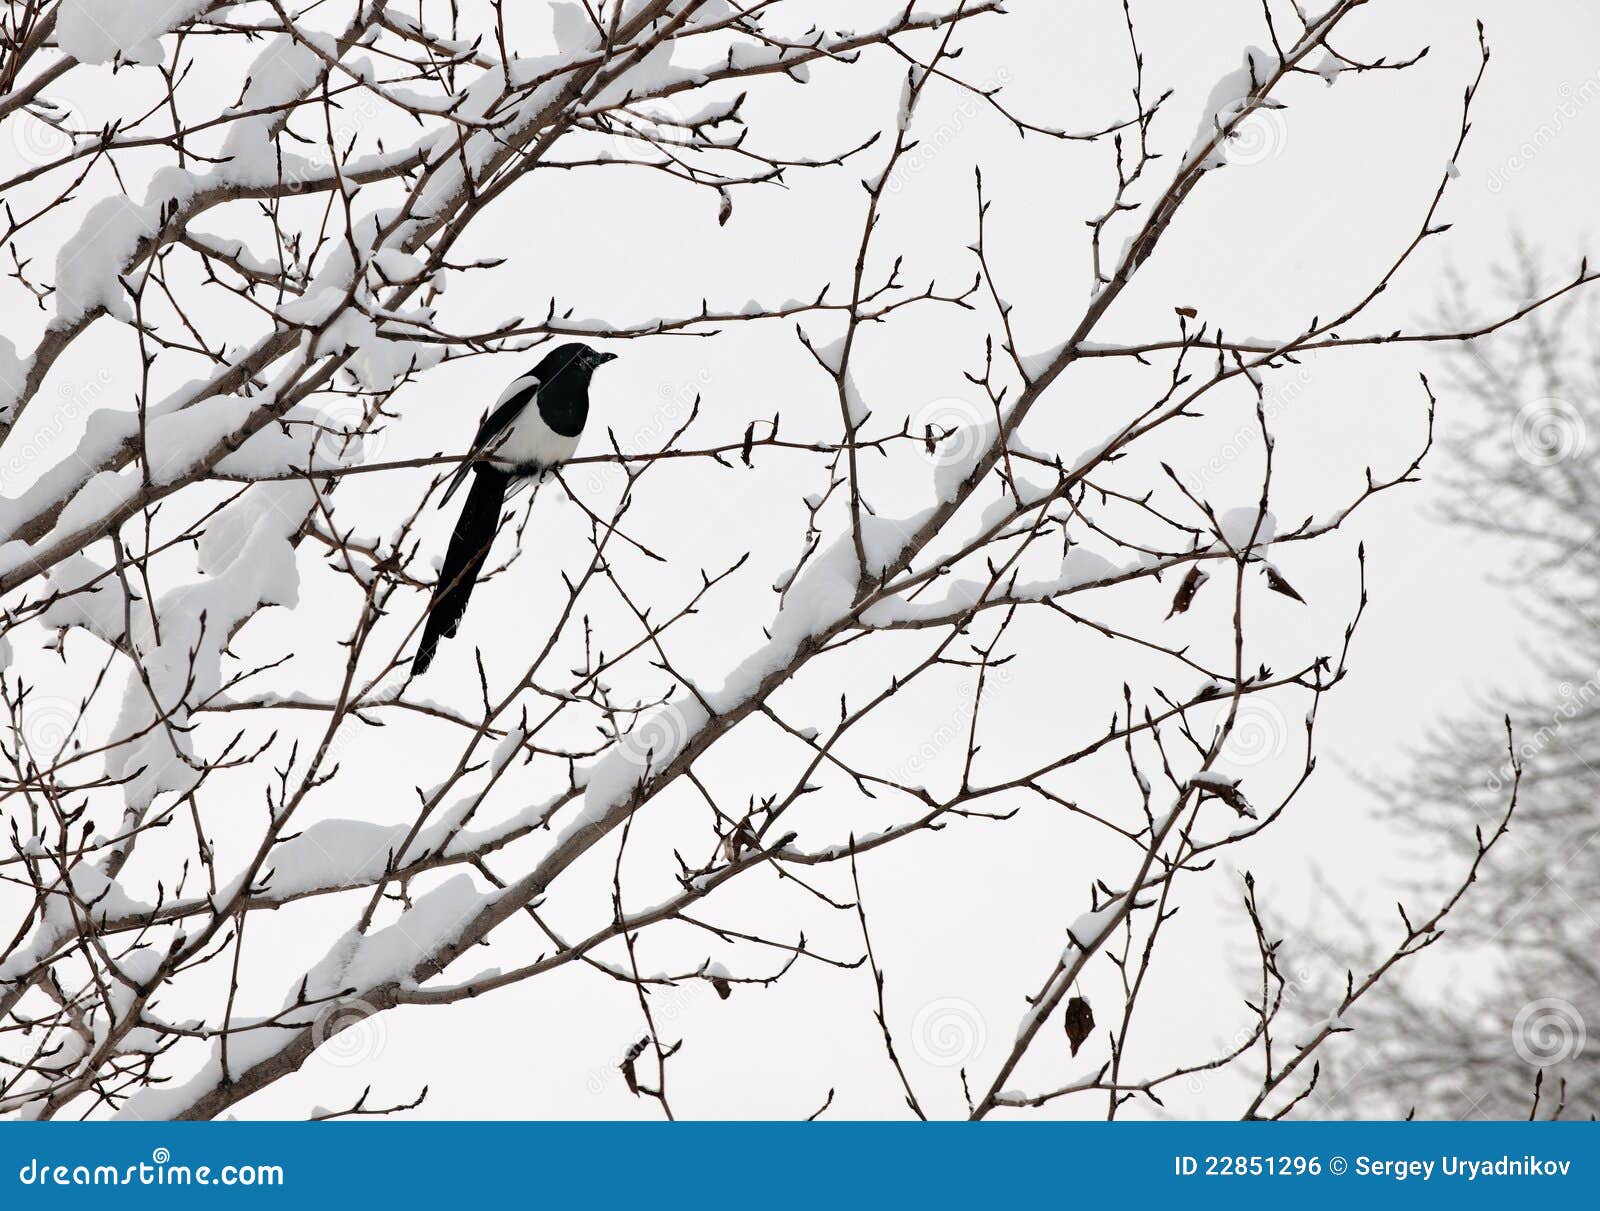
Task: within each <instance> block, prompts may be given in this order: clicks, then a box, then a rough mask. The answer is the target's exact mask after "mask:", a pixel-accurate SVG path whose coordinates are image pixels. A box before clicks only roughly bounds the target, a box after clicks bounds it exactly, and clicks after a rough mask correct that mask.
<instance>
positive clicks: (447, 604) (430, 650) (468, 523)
mask: <svg viewBox="0 0 1600 1211" xmlns="http://www.w3.org/2000/svg"><path fill="white" fill-rule="evenodd" d="M510 482H511V475H510V473H509V472H506V471H502V470H500V469H499V468H498V467H494V466H491V465H489V464H488V463H479V464H478V465H477V466H476V467H474V468H473V471H472V490H471V491H469V492H468V493H467V503H466V504H465V505H463V506H462V508H461V517H460V518H459V519H458V520H457V521H456V529H455V533H454V534H452V535H451V536H450V547H449V549H448V550H447V551H446V552H445V556H444V567H443V568H442V569H441V570H440V572H439V583H438V587H437V588H435V589H434V591H433V601H432V603H431V604H430V605H429V606H428V621H427V624H426V625H425V626H424V627H423V628H422V646H421V647H420V648H419V649H417V657H416V659H415V660H413V661H412V662H411V675H412V676H413V677H415V676H416V675H417V674H418V673H422V672H425V671H426V670H427V667H428V666H429V665H430V664H432V663H433V656H434V651H435V649H437V648H438V646H439V640H441V639H443V638H446V637H447V636H450V635H454V634H455V633H456V628H457V627H458V626H460V625H461V616H462V615H463V614H465V613H466V612H467V602H468V601H470V600H471V598H472V586H473V585H474V584H476V583H477V580H478V573H479V572H480V571H482V570H483V564H484V561H485V560H486V559H488V558H489V548H490V547H491V546H493V545H494V535H495V531H496V530H497V529H499V526H500V508H501V506H502V505H503V504H504V503H505V498H506V487H507V485H508V484H510Z"/></svg>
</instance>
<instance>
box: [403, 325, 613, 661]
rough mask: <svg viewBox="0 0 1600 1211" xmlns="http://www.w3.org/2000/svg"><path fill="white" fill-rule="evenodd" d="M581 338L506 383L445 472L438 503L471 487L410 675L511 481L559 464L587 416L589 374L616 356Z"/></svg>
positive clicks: (484, 551)
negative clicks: (469, 477) (452, 467)
mask: <svg viewBox="0 0 1600 1211" xmlns="http://www.w3.org/2000/svg"><path fill="white" fill-rule="evenodd" d="M616 356H617V355H616V354H614V353H601V352H599V351H598V350H595V349H591V348H589V346H588V345H580V344H572V345H562V346H561V347H560V348H559V349H556V350H554V351H553V352H551V353H548V354H546V355H545V358H544V360H543V361H541V362H540V363H539V364H538V365H537V366H535V367H534V368H533V369H532V370H531V371H529V372H528V373H527V374H524V375H523V376H522V377H520V378H518V379H516V380H515V381H514V382H512V384H511V385H510V386H509V387H507V388H506V389H505V391H504V393H502V394H501V396H500V398H499V399H498V400H497V401H495V405H494V407H493V408H491V409H489V411H488V413H487V414H485V416H484V418H483V423H482V424H481V425H479V426H478V434H477V436H476V437H474V438H473V439H472V449H471V450H470V451H468V453H467V456H466V458H464V459H463V460H462V462H461V465H460V466H459V467H457V468H456V472H455V474H454V475H452V476H451V477H450V486H449V487H448V488H446V489H445V494H444V496H443V497H442V498H441V499H440V501H439V503H440V505H441V506H442V505H444V504H445V503H446V502H448V501H449V499H450V498H451V497H452V496H454V495H455V492H456V489H457V488H459V487H460V486H461V484H462V481H463V480H465V479H466V477H467V475H468V474H469V473H470V474H471V475H472V487H471V489H470V490H469V491H468V492H467V503H466V504H465V505H463V506H462V509H461V517H460V519H459V520H457V522H456V528H455V532H454V533H453V534H452V535H451V536H450V546H449V549H448V550H447V551H446V553H445V557H444V567H443V568H442V569H441V570H440V572H439V581H438V584H437V585H436V586H435V588H434V591H433V600H432V601H431V602H430V603H429V605H428V619H427V623H426V625H425V626H424V627H423V629H422V646H421V647H420V648H419V649H417V655H416V659H415V660H413V661H412V662H411V675H412V676H413V677H414V676H416V675H417V674H418V673H421V672H424V671H426V669H427V667H428V666H429V665H430V664H432V663H433V657H434V652H435V650H436V649H437V648H438V646H439V640H441V639H443V638H446V637H448V636H450V635H454V634H455V633H456V628H457V627H458V626H460V625H461V616H462V615H463V614H465V613H466V610H467V602H468V600H470V599H471V597H472V586H473V585H474V584H475V583H477V579H478V573H479V572H481V571H482V570H483V565H484V562H485V561H486V560H487V559H488V558H489V548H490V547H491V546H493V545H494V536H495V532H496V531H497V530H498V529H499V527H500V509H501V507H502V506H503V505H504V504H505V499H506V490H507V489H508V488H510V486H511V485H512V483H513V482H515V481H516V480H518V479H521V478H524V477H528V476H539V475H542V474H543V473H544V472H546V471H548V470H550V469H551V468H553V467H559V466H560V465H561V464H562V463H564V462H566V461H567V459H569V458H571V457H572V452H573V451H574V450H576V449H577V448H578V436H579V434H581V433H582V432H583V422H584V421H585V420H586V419H587V418H588V416H589V380H590V379H591V378H592V377H593V376H594V372H595V370H596V369H597V368H598V367H600V366H603V365H605V364H606V363H607V362H609V361H612V360H614V359H615V358H616Z"/></svg>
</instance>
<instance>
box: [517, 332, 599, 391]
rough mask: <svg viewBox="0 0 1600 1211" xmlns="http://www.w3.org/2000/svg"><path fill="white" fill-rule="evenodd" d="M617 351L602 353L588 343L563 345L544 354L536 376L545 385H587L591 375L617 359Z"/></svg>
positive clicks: (536, 368) (536, 367)
mask: <svg viewBox="0 0 1600 1211" xmlns="http://www.w3.org/2000/svg"><path fill="white" fill-rule="evenodd" d="M616 358H617V355H616V354H615V353H602V352H600V350H598V349H591V348H590V347H589V346H588V345H583V344H578V343H576V342H574V343H573V344H570V345H561V346H559V347H557V348H555V349H553V350H551V351H550V352H549V353H547V354H545V355H544V360H543V361H541V362H540V363H539V364H538V365H537V366H535V367H534V368H533V373H534V376H535V377H536V378H537V379H538V380H539V382H540V383H542V384H545V385H547V386H548V385H555V384H567V383H570V384H571V385H572V386H579V385H587V384H588V382H589V376H590V375H592V374H593V373H594V372H595V370H596V369H597V368H599V367H600V366H603V365H605V364H606V363H607V362H612V361H615V360H616Z"/></svg>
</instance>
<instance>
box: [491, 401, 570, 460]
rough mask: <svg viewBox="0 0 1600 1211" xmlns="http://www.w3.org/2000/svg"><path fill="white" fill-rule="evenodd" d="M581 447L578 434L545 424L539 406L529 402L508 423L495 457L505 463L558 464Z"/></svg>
mask: <svg viewBox="0 0 1600 1211" xmlns="http://www.w3.org/2000/svg"><path fill="white" fill-rule="evenodd" d="M577 448H578V439H577V438H576V437H568V436H566V435H565V434H563V433H557V432H556V431H555V430H554V429H552V428H551V427H550V426H549V425H547V424H545V423H544V417H542V416H540V415H539V405H538V404H537V403H529V405H528V406H527V407H526V408H524V409H523V410H522V411H521V413H519V414H518V416H517V418H516V419H515V420H513V421H512V422H511V424H510V425H509V426H507V430H506V436H505V440H504V441H502V442H501V443H500V444H499V445H498V446H497V447H496V448H495V452H494V456H495V458H496V459H497V460H499V461H502V462H508V463H517V464H525V463H536V464H538V465H539V466H541V467H554V466H559V465H560V464H561V463H564V462H566V461H567V459H569V458H571V457H572V454H573V451H575V450H576V449H577Z"/></svg>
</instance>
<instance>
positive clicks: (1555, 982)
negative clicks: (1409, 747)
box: [1330, 248, 1600, 1119]
mask: <svg viewBox="0 0 1600 1211" xmlns="http://www.w3.org/2000/svg"><path fill="white" fill-rule="evenodd" d="M1545 280H1547V275H1546V274H1545V273H1544V272H1542V271H1541V266H1540V264H1539V260H1538V257H1537V255H1536V254H1535V253H1533V252H1532V251H1531V250H1529V249H1527V248H1521V249H1519V256H1518V259H1517V261H1516V263H1515V266H1514V268H1513V269H1512V270H1510V271H1508V272H1506V273H1505V274H1504V275H1503V279H1502V281H1501V282H1500V283H1499V286H1500V288H1501V292H1502V293H1503V294H1505V295H1507V296H1511V297H1519V298H1533V297H1537V294H1538V291H1539V289H1540V283H1541V282H1542V281H1545ZM1461 296H1462V285H1461V283H1459V282H1456V283H1453V284H1452V289H1451V291H1450V294H1449V295H1448V296H1447V300H1446V308H1445V310H1444V313H1443V318H1444V319H1445V321H1446V322H1449V321H1451V320H1452V319H1455V318H1459V316H1460V304H1459V300H1460V298H1461ZM1595 320H1596V315H1595V311H1594V308H1593V306H1592V305H1591V304H1590V303H1589V301H1588V300H1579V299H1571V300H1565V301H1563V302H1562V303H1561V304H1559V305H1557V306H1556V307H1552V308H1550V309H1549V310H1548V311H1545V312H1542V313H1540V314H1538V315H1534V316H1530V317H1529V318H1528V321H1527V322H1526V323H1525V324H1523V325H1519V326H1518V327H1516V328H1514V329H1511V330H1508V331H1506V332H1504V333H1500V334H1496V335H1494V336H1490V337H1487V338H1484V339H1483V340H1480V341H1478V342H1475V343H1473V344H1472V345H1470V346H1467V347H1465V348H1463V349H1461V350H1458V351H1455V352H1453V353H1452V355H1451V356H1450V358H1449V360H1448V365H1449V367H1450V371H1451V373H1450V379H1449V383H1448V386H1447V389H1448V390H1449V391H1450V392H1451V394H1452V396H1453V397H1454V398H1456V399H1458V400H1460V401H1462V404H1463V409H1462V418H1463V422H1464V431H1463V432H1462V435H1461V436H1460V437H1459V438H1456V439H1452V440H1451V442H1450V445H1451V447H1452V448H1451V450H1450V457H1449V458H1448V459H1447V460H1445V462H1444V463H1442V464H1441V466H1447V467H1448V471H1447V474H1448V476H1449V479H1450V483H1449V491H1450V503H1449V505H1448V518H1449V520H1450V522H1451V523H1452V524H1455V525H1458V526H1461V527H1464V528H1466V529H1468V530H1471V531H1474V532H1477V533H1481V534H1483V535H1485V536H1488V537H1490V538H1492V539H1503V540H1510V545H1511V546H1512V547H1513V548H1514V550H1515V552H1516V554H1515V556H1514V559H1513V562H1511V563H1509V564H1507V565H1506V566H1504V567H1502V568H1500V569H1499V570H1498V571H1497V573H1496V578H1497V579H1500V580H1503V581H1504V582H1506V583H1507V584H1509V585H1511V586H1513V588H1514V591H1515V593H1516V595H1517V601H1518V604H1519V606H1520V608H1521V609H1523V610H1524V611H1526V614H1527V617H1529V618H1530V619H1531V620H1532V624H1533V625H1532V626H1531V627H1530V630H1529V637H1528V642H1527V647H1528V651H1529V667H1528V673H1529V676H1527V677H1525V678H1522V679H1520V680H1519V681H1518V683H1517V684H1516V685H1514V686H1511V687H1508V688H1506V689H1505V690H1504V691H1501V692H1499V693H1497V694H1495V695H1494V699H1495V703H1494V704H1490V703H1487V702H1479V703H1474V704H1473V705H1472V706H1471V707H1470V708H1469V709H1465V710H1463V711H1462V712H1461V713H1460V715H1459V716H1458V717H1456V718H1453V719H1450V720H1447V721H1442V722H1441V723H1440V724H1439V725H1438V727H1437V729H1436V730H1435V732H1434V734H1433V735H1432V736H1431V737H1429V738H1428V741H1427V743H1426V744H1425V745H1423V746H1421V747H1420V748H1419V749H1418V751H1417V754H1416V763H1415V766H1414V768H1413V769H1412V770H1411V771H1409V772H1408V773H1407V775H1406V776H1405V777H1404V779H1403V780H1402V781H1400V783H1399V784H1398V785H1397V784H1395V783H1393V782H1389V781H1385V782H1383V783H1382V784H1381V785H1380V786H1376V787H1375V790H1376V791H1377V793H1378V795H1379V798H1380V801H1381V802H1383V803H1384V805H1385V806H1386V808H1388V809H1389V810H1388V812H1387V815H1388V817H1389V818H1390V819H1391V820H1392V822H1393V823H1394V824H1395V825H1396V826H1398V827H1399V828H1400V829H1401V830H1403V834H1409V837H1410V845H1411V846H1412V847H1413V848H1415V850H1416V851H1417V852H1418V853H1419V854H1422V853H1429V852H1431V853H1432V854H1434V855H1437V854H1438V853H1439V852H1440V842H1441V840H1442V839H1443V838H1450V839H1451V842H1452V845H1451V847H1450V848H1449V849H1447V850H1446V851H1445V852H1448V853H1459V852H1460V846H1461V842H1462V839H1463V838H1470V837H1471V835H1472V830H1473V829H1474V828H1475V827H1493V824H1494V821H1495V820H1496V819H1497V818H1498V811H1499V805H1500V804H1501V803H1502V802H1503V796H1504V793H1505V788H1506V787H1507V786H1508V785H1509V783H1510V780H1511V777H1512V774H1511V771H1510V768H1509V767H1508V765H1507V753H1506V743H1505V734H1504V731H1503V730H1501V729H1499V728H1498V727H1496V726H1495V724H1494V723H1493V722H1486V721H1492V720H1493V719H1494V716H1495V715H1496V713H1498V712H1499V711H1501V710H1504V709H1505V706H1504V704H1505V703H1511V704H1512V705H1511V709H1510V718H1511V721H1512V723H1513V725H1514V726H1515V729H1516V734H1517V742H1516V746H1515V753H1516V756H1517V762H1518V764H1519V765H1520V766H1521V767H1522V773H1521V791H1520V798H1519V803H1518V808H1517V824H1516V827H1515V828H1514V829H1513V830H1512V831H1511V832H1510V833H1509V834H1508V836H1507V837H1506V839H1505V840H1504V841H1503V842H1502V843H1501V845H1500V846H1499V847H1498V848H1497V850H1496V854H1495V861H1494V864H1493V867H1492V871H1491V873H1490V874H1489V875H1488V876H1486V878H1485V879H1484V881H1483V884H1482V886H1480V887H1479V888H1477V889H1476V890H1475V891H1474V893H1473V895H1472V896H1471V897H1470V898H1469V900H1468V901H1467V902H1466V904H1465V905H1464V906H1463V908H1462V910H1461V911H1460V912H1458V913H1457V914H1455V916H1454V917H1453V918H1452V920H1451V935H1452V940H1453V945H1452V947H1451V953H1450V962H1449V964H1448V965H1446V966H1449V967H1453V968H1454V974H1452V975H1450V976H1449V977H1448V978H1445V979H1441V977H1440V974H1439V973H1440V972H1441V970H1444V969H1445V967H1444V966H1439V965H1436V966H1434V967H1432V968H1429V969H1427V972H1426V975H1419V974H1418V973H1415V972H1414V973H1413V977H1412V978H1408V979H1403V980H1401V981H1399V983H1398V984H1397V985H1396V986H1395V987H1393V988H1391V989H1390V993H1391V995H1390V996H1388V997H1386V998H1385V999H1384V1000H1383V1001H1381V1002H1378V1003H1376V1004H1375V1005H1374V1006H1373V1007H1372V1008H1371V1009H1369V1010H1367V1011H1365V1012H1364V1013H1363V1015H1362V1017H1361V1019H1360V1031H1359V1039H1358V1042H1357V1043H1356V1045H1355V1046H1354V1047H1353V1049H1352V1053H1351V1054H1350V1055H1348V1056H1347V1057H1343V1058H1342V1059H1341V1060H1340V1062H1339V1063H1340V1066H1339V1067H1338V1068H1336V1069H1335V1072H1336V1074H1337V1075H1338V1077H1339V1079H1338V1080H1336V1081H1333V1082H1330V1087H1333V1088H1337V1089H1338V1090H1339V1094H1338V1096H1337V1097H1335V1098H1334V1099H1333V1101H1332V1105H1333V1107H1334V1108H1336V1109H1340V1110H1344V1111H1349V1112H1356V1113H1364V1114H1374V1113H1384V1114H1396V1115H1404V1114H1408V1113H1413V1112H1414V1113H1416V1114H1417V1115H1419V1116H1422V1117H1426V1118H1452V1119H1458V1118H1490V1119H1503V1118H1518V1117H1523V1116H1529V1115H1532V1116H1537V1117H1556V1116H1557V1115H1564V1116H1565V1117H1569V1118H1581V1117H1592V1116H1594V1115H1595V1114H1596V1113H1600V1038H1595V1037H1593V1035H1592V1032H1593V1031H1595V1030H1597V1029H1600V958H1597V956H1600V908H1597V905H1600V810H1597V808H1596V805H1597V804H1600V727H1597V725H1600V545H1597V539H1600V499H1597V497H1596V484H1597V483H1600V441H1597V440H1596V438H1597V435H1600V374H1597V370H1600V345H1596V343H1595V341H1594V339H1593V333H1594V330H1595V327H1594V326H1595ZM1435 469H1436V470H1438V469H1439V468H1438V467H1436V468H1435ZM1490 549H1497V548H1490ZM1439 866H1440V864H1438V863H1437V859H1436V857H1435V858H1434V859H1433V860H1432V861H1430V862H1427V863H1421V864H1419V866H1418V869H1419V870H1424V871H1429V872H1430V877H1425V878H1423V879H1420V880H1419V883H1420V884H1421V886H1420V888H1419V890H1420V891H1421V892H1422V893H1423V894H1429V895H1433V894H1437V893H1438V891H1439V890H1440V885H1441V884H1440V879H1439V878H1433V877H1431V874H1432V872H1433V871H1434V870H1438V869H1439ZM1444 869H1445V871H1448V869H1449V868H1448V866H1445V867H1444ZM1449 877H1450V876H1449V874H1448V873H1446V874H1444V875H1443V876H1442V878H1446V879H1447V878H1449Z"/></svg>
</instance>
